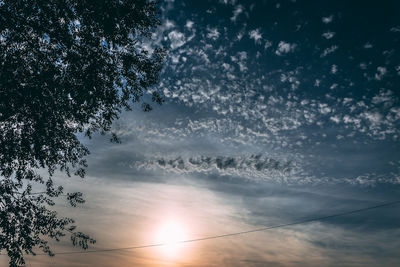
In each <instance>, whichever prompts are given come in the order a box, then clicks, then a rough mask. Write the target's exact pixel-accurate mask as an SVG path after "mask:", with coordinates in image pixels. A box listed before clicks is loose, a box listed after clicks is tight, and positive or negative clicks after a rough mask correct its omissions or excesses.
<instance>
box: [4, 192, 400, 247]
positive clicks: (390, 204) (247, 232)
mask: <svg viewBox="0 0 400 267" xmlns="http://www.w3.org/2000/svg"><path fill="white" fill-rule="evenodd" d="M396 204H400V200H397V201H392V202H386V203H382V204H378V205H375V206H370V207H366V208H361V209H356V210H351V211H345V212H341V213H336V214H331V215H326V216H321V217H314V218H310V219H304V220H299V221H294V222H290V223H285V224H278V225H273V226H266V227H262V228H256V229H251V230H246V231H240V232H234V233H227V234H221V235H213V236H205V237H200V238H194V239H187V240H182V241H177V242H174V245H175V244H183V243H193V242H200V241H206V240H212V239H219V238H226V237H231V236H238V235H245V234H250V233H255V232H262V231H267V230H272V229H276V228H282V227H288V226H293V225H299V224H305V223H310V222H315V221H323V220H327V219H332V218H337V217H342V216H345V215H350V214H355V213H360V212H364V211H368V210H373V209H378V208H382V207H387V206H393V205H396ZM166 245H169V243H155V244H148V245H138V246H130V247H120V248H108V249H96V250H83V251H64V252H63V251H61V252H55V253H53V254H54V255H71V254H88V253H101V252H112V251H120V250H134V249H144V248H152V247H162V246H166ZM3 255H4V254H3ZM36 255H47V254H46V253H37V254H36Z"/></svg>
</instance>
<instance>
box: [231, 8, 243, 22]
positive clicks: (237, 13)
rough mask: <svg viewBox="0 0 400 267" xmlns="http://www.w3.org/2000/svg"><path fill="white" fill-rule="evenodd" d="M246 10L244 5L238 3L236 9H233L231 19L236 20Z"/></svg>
mask: <svg viewBox="0 0 400 267" xmlns="http://www.w3.org/2000/svg"><path fill="white" fill-rule="evenodd" d="M243 11H244V7H243V6H242V5H237V6H236V7H235V10H233V16H232V17H231V21H233V22H236V20H237V18H238V16H239V15H240V14H241V13H242V12H243Z"/></svg>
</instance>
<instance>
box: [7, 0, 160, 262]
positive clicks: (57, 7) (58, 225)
mask: <svg viewBox="0 0 400 267" xmlns="http://www.w3.org/2000/svg"><path fill="white" fill-rule="evenodd" d="M159 24H160V21H159V19H158V7H157V4H156V3H155V2H153V1H147V0H98V1H90V0H64V1H58V0H36V1H35V0H18V1H15V0H3V1H0V250H1V249H5V250H6V251H7V253H8V256H9V257H10V266H18V265H21V264H24V259H23V253H24V252H25V253H28V254H34V251H33V249H34V248H35V247H39V248H41V249H42V250H43V251H44V252H45V253H47V254H48V255H52V252H51V250H50V248H49V246H48V243H47V241H46V238H53V239H55V240H59V238H60V237H62V236H64V235H65V234H66V233H71V239H72V241H73V244H74V245H75V244H77V245H80V246H81V247H83V248H87V246H88V243H94V242H95V241H94V240H93V239H91V238H90V237H89V236H87V235H85V234H83V233H80V232H77V231H76V230H75V226H73V225H72V224H73V220H72V219H70V218H58V216H57V213H56V212H55V211H53V210H50V209H49V206H52V205H54V201H53V199H54V198H55V197H59V196H66V199H67V200H68V201H69V203H70V204H71V205H72V206H76V205H77V204H79V203H83V202H84V200H83V198H82V194H81V193H79V192H77V193H67V194H65V193H64V192H63V188H62V187H61V186H59V187H57V186H55V185H54V184H53V180H52V176H53V175H54V172H55V171H56V170H60V171H62V172H65V173H66V174H67V175H68V176H71V175H72V174H75V175H78V176H80V177H84V175H85V167H87V164H86V161H85V159H84V157H85V156H86V155H88V153H89V151H88V149H87V148H86V147H85V146H84V145H83V144H81V142H80V140H79V139H78V138H77V134H78V133H83V134H84V135H85V136H87V137H89V138H90V137H91V136H92V134H93V133H95V132H101V133H105V132H107V131H110V127H111V123H112V121H113V120H115V119H116V118H118V115H119V114H120V112H121V111H122V110H123V109H127V110H129V109H130V108H131V104H132V103H140V104H141V106H142V108H143V110H144V111H149V110H151V106H150V104H148V103H146V102H144V101H143V100H142V99H143V95H144V94H146V93H149V94H151V95H152V101H154V102H157V103H160V104H161V102H162V98H161V96H160V94H159V93H157V92H156V91H154V89H153V88H152V87H153V86H154V85H155V84H156V83H157V82H158V74H159V71H160V70H161V64H162V61H163V58H164V57H165V51H164V50H163V49H162V48H155V49H154V50H152V49H150V48H147V49H146V47H149V45H145V43H144V42H145V41H146V40H147V41H149V40H150V39H151V38H150V37H151V34H152V33H153V32H154V30H155V28H156V27H157V26H158V25H159ZM150 50H151V51H150ZM112 140H114V141H118V139H117V138H116V137H115V136H114V135H113V138H112ZM40 169H47V172H48V177H47V175H41V174H40V173H42V172H40ZM44 176H46V177H44ZM36 183H39V184H42V185H43V186H44V187H45V191H44V192H33V191H34V190H33V189H32V188H36V187H35V186H32V185H33V184H36Z"/></svg>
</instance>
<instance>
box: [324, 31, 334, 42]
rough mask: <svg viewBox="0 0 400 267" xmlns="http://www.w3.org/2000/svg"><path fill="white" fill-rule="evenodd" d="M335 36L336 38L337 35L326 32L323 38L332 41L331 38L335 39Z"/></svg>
mask: <svg viewBox="0 0 400 267" xmlns="http://www.w3.org/2000/svg"><path fill="white" fill-rule="evenodd" d="M333 36H335V33H334V32H324V33H323V34H322V37H324V38H325V39H328V40H329V39H331V38H333Z"/></svg>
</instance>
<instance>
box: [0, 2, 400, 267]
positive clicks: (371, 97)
mask: <svg viewBox="0 0 400 267" xmlns="http://www.w3.org/2000/svg"><path fill="white" fill-rule="evenodd" d="M160 7H161V10H162V12H161V14H160V16H161V20H162V25H161V26H160V27H159V28H158V30H157V32H156V33H155V34H154V36H153V40H152V41H151V42H145V43H144V44H142V45H144V46H145V47H147V48H149V49H152V47H153V46H156V45H160V44H161V45H164V46H165V47H167V48H168V56H167V59H166V62H165V65H164V69H163V71H162V73H161V76H160V83H159V84H158V86H157V87H158V88H160V90H161V91H162V92H163V94H164V97H165V103H164V104H163V105H161V106H155V107H154V110H153V111H151V112H149V113H144V112H142V111H140V110H139V108H137V109H136V110H134V111H131V112H124V113H123V114H122V115H121V118H120V119H119V120H117V121H115V123H114V124H113V131H114V132H116V133H117V134H118V135H119V137H120V138H121V141H122V143H121V144H114V143H110V142H109V136H101V135H98V136H94V138H93V139H91V140H89V139H85V138H83V137H82V139H81V140H82V142H83V143H84V144H85V145H87V146H88V148H89V150H90V151H91V155H90V156H89V157H88V158H87V159H88V164H89V167H88V168H87V177H86V178H85V179H83V180H82V179H80V178H77V177H72V178H66V177H65V176H64V175H63V174H57V175H56V176H57V177H56V180H57V182H58V183H59V184H62V185H63V186H64V187H65V188H66V189H67V190H71V191H81V192H83V193H84V195H85V197H86V203H85V204H84V205H80V206H79V207H77V208H70V207H68V206H67V204H66V203H64V202H63V201H62V200H61V199H60V200H57V201H58V205H56V207H55V208H56V209H57V210H58V211H59V212H60V215H63V216H64V215H65V216H71V217H73V218H75V219H76V224H77V225H78V227H79V229H80V230H82V231H83V232H86V233H88V234H90V235H92V236H93V237H94V238H95V239H96V240H97V243H96V244H95V245H94V246H92V247H90V250H96V249H114V248H125V247H134V246H142V245H151V244H156V243H160V242H161V243H165V242H167V243H168V242H170V241H171V242H172V241H177V240H189V239H197V238H202V237H207V236H214V235H224V234H229V233H235V232H240V231H247V230H251V229H257V228H262V227H267V226H273V225H278V224H286V223H290V222H294V221H299V220H306V219H310V218H315V217H321V216H326V215H331V214H336V213H341V212H346V211H351V210H356V209H360V208H365V207H369V206H374V205H377V204H380V203H384V202H390V201H396V200H400V88H399V87H400V50H399V48H400V2H399V1H395V0H393V1H389V0H388V1H305V0H304V1H301V0H297V1H296V0H292V1H272V0H270V1H239V0H237V1H236V0H220V1H217V0H216V1H178V0H176V1H173V0H169V1H162V2H161V3H160ZM399 247H400V205H397V206H390V207H383V208H380V209H374V210H370V211H366V212H362V213H357V214H352V215H348V216H342V217H338V218H334V219H330V220H323V221H314V222H310V223H305V224H299V225H295V226H290V227H282V228H277V229H272V230H269V231H264V232H255V233H249V234H245V235H238V236H231V237H226V238H219V239H211V240H204V241H198V242H191V243H182V244H167V245H166V246H163V247H150V248H140V249H131V250H129V249H127V250H113V251H109V252H97V253H88V254H66V255H62V254H60V255H57V252H70V251H80V250H79V249H78V248H74V247H72V245H71V242H70V241H69V240H68V238H65V239H64V240H63V241H61V242H60V243H54V245H53V250H54V252H55V253H56V256H55V257H52V258H50V257H48V256H43V255H38V256H36V257H32V256H28V257H26V259H27V266H49V267H50V266H57V267H64V266H65V267H75V266H99V267H102V266H104V267H105V266H193V267H195V266H196V267H197V266H271V267H275V266H400V254H399ZM7 262H8V258H7V257H4V256H2V257H0V266H6V265H7Z"/></svg>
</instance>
